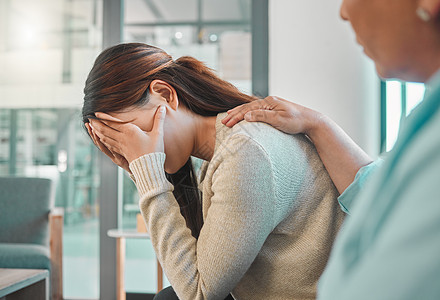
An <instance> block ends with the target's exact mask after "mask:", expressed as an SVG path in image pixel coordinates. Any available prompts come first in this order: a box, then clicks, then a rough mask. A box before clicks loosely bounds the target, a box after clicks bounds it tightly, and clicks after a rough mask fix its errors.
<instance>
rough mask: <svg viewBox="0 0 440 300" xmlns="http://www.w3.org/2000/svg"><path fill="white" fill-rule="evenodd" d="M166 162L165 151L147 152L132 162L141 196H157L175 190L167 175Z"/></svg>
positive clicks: (132, 170) (131, 167)
mask: <svg viewBox="0 0 440 300" xmlns="http://www.w3.org/2000/svg"><path fill="white" fill-rule="evenodd" d="M164 163H165V153H163V152H155V153H150V154H146V155H144V156H141V157H139V158H137V159H135V160H133V161H132V162H131V163H130V165H129V167H130V170H131V172H132V173H133V176H134V178H135V180H136V181H135V182H136V186H137V189H138V191H139V194H140V196H141V197H143V196H145V195H149V196H155V195H157V194H160V193H163V192H167V191H172V190H173V185H172V184H171V183H170V182H169V181H168V180H167V178H166V176H165V170H164Z"/></svg>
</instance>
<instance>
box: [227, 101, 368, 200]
mask: <svg viewBox="0 0 440 300" xmlns="http://www.w3.org/2000/svg"><path fill="white" fill-rule="evenodd" d="M243 119H245V120H246V121H249V122H264V123H268V124H269V125H272V126H273V127H275V128H277V129H278V130H281V131H284V132H286V133H290V134H298V133H304V134H306V135H307V136H308V137H309V138H310V139H311V141H312V142H313V144H314V145H315V147H316V149H317V151H318V153H319V156H320V158H321V160H322V162H323V163H324V165H325V167H326V169H327V171H328V173H329V174H330V177H331V179H332V180H333V183H334V184H335V186H336V188H337V189H338V191H339V193H342V192H344V191H345V189H346V188H347V187H348V186H349V185H350V184H351V183H352V182H353V180H354V178H355V176H356V173H357V172H358V171H359V169H360V168H362V167H363V166H365V165H368V164H370V163H371V162H372V161H373V160H372V159H371V158H370V157H369V156H368V154H366V153H365V152H364V151H363V150H362V149H361V148H360V147H359V146H358V145H357V144H356V143H355V142H354V141H353V140H352V139H351V138H350V137H349V136H348V135H347V134H346V133H345V132H344V131H343V130H342V128H341V127H339V126H338V125H337V124H336V123H335V122H334V121H333V120H331V119H330V118H329V117H327V116H325V115H323V114H321V113H318V112H316V111H314V110H311V109H309V108H306V107H304V106H301V105H298V104H295V103H292V102H290V101H287V100H284V99H282V98H278V97H267V98H265V99H262V100H256V101H252V102H250V103H247V104H244V105H241V106H237V107H236V108H234V109H232V110H230V111H228V116H226V117H225V118H224V119H223V120H222V123H223V124H225V125H226V126H228V127H232V126H234V125H235V124H236V123H238V122H240V121H241V120H243Z"/></svg>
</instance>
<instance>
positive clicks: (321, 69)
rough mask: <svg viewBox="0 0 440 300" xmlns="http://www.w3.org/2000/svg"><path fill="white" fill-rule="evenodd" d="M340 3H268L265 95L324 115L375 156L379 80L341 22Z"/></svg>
mask: <svg viewBox="0 0 440 300" xmlns="http://www.w3.org/2000/svg"><path fill="white" fill-rule="evenodd" d="M340 3H341V0H271V1H269V53H270V54H269V91H270V94H271V95H276V96H280V97H283V98H286V99H288V100H292V101H295V102H297V103H299V104H302V105H305V106H308V107H311V108H313V109H315V110H318V111H320V112H323V113H325V114H327V115H328V116H330V117H331V118H332V119H333V120H335V121H336V122H337V123H338V124H339V125H340V126H341V127H342V128H344V130H345V131H346V132H347V133H348V134H349V135H350V136H351V137H352V138H353V139H354V140H355V141H356V142H357V143H358V144H359V145H360V146H361V147H362V148H363V149H364V150H365V151H367V152H368V153H369V154H370V155H373V156H377V154H378V152H379V151H378V150H379V140H380V138H379V137H380V131H379V128H380V126H379V125H380V118H379V115H380V114H379V113H380V111H379V107H380V89H379V79H378V77H377V75H376V73H375V70H374V65H373V63H372V62H371V61H370V60H369V59H368V58H366V57H365V55H364V54H363V53H362V48H361V47H360V46H358V45H357V44H356V38H355V35H354V34H353V32H352V29H351V27H350V25H349V24H348V23H347V22H344V21H342V20H341V19H340V16H339V6H340Z"/></svg>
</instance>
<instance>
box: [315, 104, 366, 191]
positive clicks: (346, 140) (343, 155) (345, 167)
mask: <svg viewBox="0 0 440 300" xmlns="http://www.w3.org/2000/svg"><path fill="white" fill-rule="evenodd" d="M310 113H311V114H312V117H311V120H312V121H311V122H310V127H309V130H307V132H306V134H307V135H308V136H309V138H310V139H311V140H312V142H313V144H314V145H315V147H316V149H317V151H318V153H319V156H320V158H321V160H322V162H323V163H324V165H325V168H326V169H327V172H328V173H329V174H330V177H331V179H332V180H333V183H334V184H335V186H336V188H337V189H338V191H339V193H341V194H342V192H344V191H345V189H346V188H347V187H348V186H349V185H350V184H351V183H352V182H353V180H354V178H355V176H356V173H357V172H358V171H359V169H360V168H362V167H363V166H365V165H368V164H370V163H371V162H372V161H373V160H372V159H371V157H370V156H369V155H368V154H367V153H365V152H364V151H363V150H362V149H361V148H360V147H359V146H358V145H357V144H356V143H355V142H354V141H353V140H352V139H351V138H350V137H349V136H348V135H347V133H345V132H344V130H342V128H341V127H339V126H338V125H337V124H336V123H335V122H334V121H333V120H331V119H330V118H329V117H327V116H325V115H323V114H320V113H316V112H313V111H311V112H310Z"/></svg>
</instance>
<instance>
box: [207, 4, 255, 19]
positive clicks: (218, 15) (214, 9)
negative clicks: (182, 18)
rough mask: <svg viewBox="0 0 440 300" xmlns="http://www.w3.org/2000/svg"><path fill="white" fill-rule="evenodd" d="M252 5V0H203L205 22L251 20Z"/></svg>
mask: <svg viewBox="0 0 440 300" xmlns="http://www.w3.org/2000/svg"><path fill="white" fill-rule="evenodd" d="M250 4H251V1H250V0H222V1H218V0H203V1H202V9H203V14H202V16H203V21H244V20H249V18H250V9H249V8H250Z"/></svg>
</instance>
